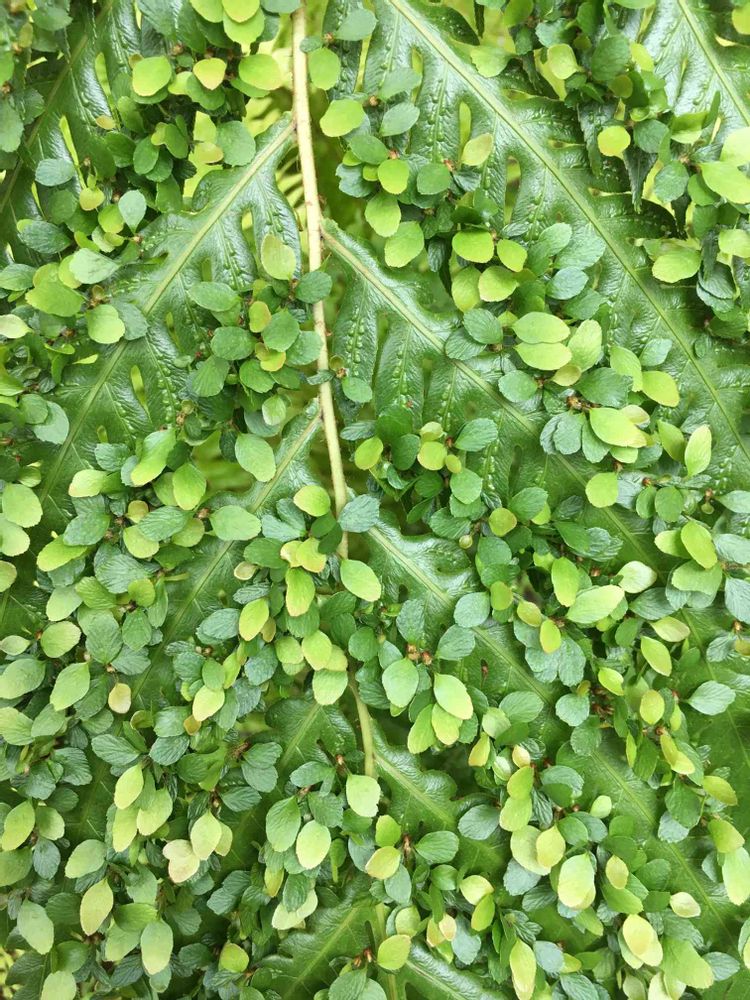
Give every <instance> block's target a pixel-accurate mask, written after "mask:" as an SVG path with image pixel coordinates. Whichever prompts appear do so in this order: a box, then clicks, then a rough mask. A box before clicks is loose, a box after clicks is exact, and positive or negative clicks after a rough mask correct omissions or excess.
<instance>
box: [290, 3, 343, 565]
mask: <svg viewBox="0 0 750 1000" xmlns="http://www.w3.org/2000/svg"><path fill="white" fill-rule="evenodd" d="M306 34H307V16H306V9H305V6H304V5H302V6H300V7H298V8H297V10H296V11H295V12H294V13H293V14H292V89H293V113H294V124H295V128H296V130H297V149H298V153H299V162H300V169H301V172H302V190H303V193H304V198H305V211H306V216H307V239H308V250H307V254H308V263H309V267H310V270H311V271H317V270H318V269H319V268H320V266H321V264H322V263H323V236H322V227H321V215H320V198H319V196H318V176H317V172H316V169H315V150H314V147H313V135H312V124H311V119H310V96H309V92H308V86H307V55H306V53H305V52H304V50H303V49H302V42H303V41H304V39H305V36H306ZM313 322H314V324H315V330H316V332H317V334H318V337H319V338H320V353H319V354H318V371H321V372H327V371H328V334H327V331H326V321H325V314H324V312H323V303H322V302H316V303H315V305H314V306H313ZM318 398H319V399H320V410H321V414H322V417H323V430H324V433H325V438H326V446H327V448H328V457H329V461H330V465H331V480H332V482H333V497H334V502H335V506H336V514H337V515H338V514H340V513H341V511H342V510H343V509H344V506H345V504H346V501H347V499H348V497H347V488H346V476H345V475H344V464H343V461H342V459H341V445H340V443H339V435H338V428H337V426H336V412H335V410H334V406H333V393H332V392H331V383H330V381H326V382H321V384H320V387H319V390H318ZM339 552H340V553H341V555H343V556H346V553H347V539H346V535H344V537H343V539H342V541H341V544H340V546H339Z"/></svg>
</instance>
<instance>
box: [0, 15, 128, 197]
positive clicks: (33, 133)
mask: <svg viewBox="0 0 750 1000" xmlns="http://www.w3.org/2000/svg"><path fill="white" fill-rule="evenodd" d="M114 4H115V0H105V2H104V3H103V4H102V7H101V10H100V11H99V13H98V14H97V15H96V17H95V18H94V22H93V23H94V25H95V26H96V25H97V24H98V23H99V22H100V21H101V20H103V19H104V18H105V17H107V15H108V14H109V13H110V11H111V10H112V7H113V6H114ZM90 40H91V36H90V35H89V34H88V32H86V31H84V32H83V34H82V35H81V38H80V40H79V42H78V44H77V45H76V47H75V48H74V49H73V51H72V52H71V54H70V58H68V59H65V58H63V59H61V60H60V62H61V64H62V69H61V70H60V72H59V73H58V74H57V77H56V78H55V82H54V83H53V84H52V87H51V89H50V92H49V94H48V95H47V99H46V100H45V102H44V108H43V110H42V113H41V114H40V115H39V117H38V118H37V119H36V121H35V122H34V124H33V125H32V127H31V129H30V130H29V134H28V136H27V137H24V146H25V147H30V146H31V145H32V143H34V142H35V141H36V138H37V136H38V135H39V133H40V131H41V130H42V126H43V125H45V124H46V122H47V118H48V116H49V115H50V114H52V113H53V111H55V107H54V104H55V98H56V96H57V94H58V91H59V90H60V88H61V87H62V85H63V83H64V82H65V80H66V78H67V77H68V76H70V75H71V74H72V72H73V70H74V69H75V66H76V63H77V62H78V60H79V59H80V58H81V55H82V54H83V52H84V51H85V49H86V46H87V45H88V43H89V41H90ZM23 168H24V162H23V160H22V159H21V158H20V157H19V160H18V163H17V164H16V166H15V169H14V170H13V173H12V174H11V176H10V177H9V178H8V183H7V184H6V186H5V191H4V195H3V198H2V201H0V216H2V214H3V212H5V209H6V207H7V205H8V202H9V200H10V196H11V195H12V193H13V190H14V188H15V185H16V182H17V181H18V178H19V177H20V176H21V171H22V170H23Z"/></svg>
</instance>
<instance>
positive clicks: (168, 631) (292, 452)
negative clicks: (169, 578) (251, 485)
mask: <svg viewBox="0 0 750 1000" xmlns="http://www.w3.org/2000/svg"><path fill="white" fill-rule="evenodd" d="M319 424H320V414H319V412H318V410H317V407H316V409H315V413H314V415H313V416H312V417H311V419H310V420H308V422H307V423H306V424H305V425H304V426H303V428H302V430H301V432H300V433H299V434H298V435H297V437H296V438H295V439H294V443H293V445H292V446H291V447H290V448H288V449H287V450H286V451H285V453H284V457H283V459H282V460H281V462H280V463H279V464H278V466H277V467H276V474H275V475H274V477H273V479H269V481H268V482H267V483H263V485H262V489H260V490H259V491H258V494H257V496H256V497H254V498H253V500H252V502H251V503H249V504H248V505H247V507H246V508H245V509H246V510H248V511H251V512H252V513H256V512H257V511H258V510H260V509H261V508H262V507H263V505H264V504H265V502H266V500H267V499H268V497H269V496H271V494H272V493H273V491H274V490H275V489H276V487H277V486H278V484H279V483H280V482H281V480H282V479H283V478H284V476H285V475H286V472H287V470H288V469H289V466H290V465H291V464H292V463H293V462H294V460H295V459H296V457H297V455H298V454H299V453H300V451H301V450H302V449H303V448H304V447H305V445H306V444H307V441H308V439H309V438H310V437H311V436H312V435H313V434H314V433H315V432H316V431H317V429H318V427H319ZM287 444H288V442H287ZM238 544H242V543H238V542H225V543H224V544H223V545H222V546H221V547H220V548H219V551H218V553H217V554H216V556H214V558H213V559H212V560H211V562H210V563H209V564H208V567H207V568H206V570H205V571H204V572H203V573H202V574H201V576H200V577H199V579H198V580H197V581H196V584H195V586H194V587H193V589H192V590H191V591H190V593H189V594H188V595H187V597H186V598H185V599H184V600H183V601H182V602H181V604H180V605H179V609H175V613H174V614H170V617H169V625H168V627H167V628H165V630H164V637H163V639H162V641H161V642H160V643H159V645H158V646H156V647H155V648H154V649H153V650H152V651H151V656H150V663H149V665H148V667H147V668H146V670H144V672H143V673H142V674H140V675H139V676H138V680H137V682H136V683H134V684H133V697H134V698H139V697H140V692H141V690H142V688H143V687H144V686H145V684H146V681H147V679H148V677H149V674H150V673H151V671H152V670H153V669H154V666H155V665H156V661H157V659H158V657H159V656H160V655H161V653H162V651H163V649H164V647H165V646H166V644H167V643H168V642H170V641H171V640H172V638H173V636H174V635H175V633H176V631H177V627H178V625H179V624H180V622H181V621H182V619H183V618H184V616H185V615H186V614H187V612H188V609H189V608H190V605H191V604H192V603H193V601H194V600H195V599H196V597H197V596H198V594H199V593H200V592H201V590H202V589H203V587H204V586H205V584H206V582H207V581H208V580H209V579H210V578H211V577H212V576H213V574H214V572H215V571H216V567H217V566H218V565H219V564H220V563H221V561H222V560H223V559H224V558H225V556H226V555H227V553H228V552H229V551H230V550H231V549H232V548H233V547H234V546H235V545H238Z"/></svg>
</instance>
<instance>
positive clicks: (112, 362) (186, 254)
mask: <svg viewBox="0 0 750 1000" xmlns="http://www.w3.org/2000/svg"><path fill="white" fill-rule="evenodd" d="M292 131H293V127H292V125H291V123H289V124H287V126H286V128H284V129H282V130H281V131H280V132H279V133H278V134H277V135H276V136H275V137H274V138H273V139H272V140H271V141H270V142H269V143H268V145H267V146H265V147H264V148H263V149H262V150H261V151H260V153H259V155H258V156H256V158H255V159H254V160H253V162H252V163H251V164H250V165H249V166H248V168H247V170H245V171H243V173H242V174H241V176H240V178H239V180H238V181H237V183H236V184H234V185H232V187H231V188H230V189H229V191H228V193H227V194H226V195H225V196H224V197H223V198H222V199H221V200H220V201H218V202H217V203H216V206H215V207H214V209H213V211H212V212H210V213H209V215H208V219H207V221H206V223H205V224H204V225H203V226H202V227H201V228H200V229H199V230H197V233H196V234H195V235H194V236H193V237H191V239H190V240H188V241H187V243H186V244H185V245H184V246H183V247H182V248H181V250H180V251H179V253H177V254H176V255H175V261H174V263H173V265H172V267H171V268H170V269H169V270H168V271H167V274H166V275H165V276H164V278H163V279H162V280H161V281H160V282H159V284H158V285H157V287H156V288H155V290H154V291H153V293H152V294H151V296H150V297H149V299H148V301H147V302H146V304H145V305H144V307H143V310H142V311H143V313H144V315H146V316H148V315H149V314H150V312H151V311H152V310H153V309H154V307H155V306H156V305H157V303H158V302H159V300H160V299H161V297H162V295H163V294H164V293H165V291H166V290H167V288H168V287H169V286H170V284H171V283H172V281H174V279H175V278H176V277H177V275H178V274H179V273H180V271H181V269H182V267H183V266H184V265H185V263H186V261H187V260H189V258H190V256H191V255H192V254H193V252H194V251H195V248H196V247H197V246H199V245H200V243H201V242H202V241H203V239H205V237H206V234H207V233H208V232H209V231H210V230H211V229H212V228H213V226H214V225H216V223H217V221H218V220H219V219H220V218H221V216H222V215H223V214H224V212H225V211H226V209H227V208H228V207H229V205H230V204H231V203H232V201H233V200H234V199H235V198H236V197H237V194H238V193H239V192H240V191H241V190H242V188H243V187H245V185H246V184H248V183H249V181H250V180H251V179H252V177H254V176H255V174H257V173H258V172H259V171H260V170H261V169H262V168H263V167H264V166H265V164H266V162H267V161H268V160H269V159H271V158H272V157H273V155H274V154H275V153H276V152H277V151H278V149H279V148H280V147H282V146H283V145H284V143H285V142H286V141H287V139H288V138H289V136H290V135H291V133H292ZM129 343H130V341H127V340H121V341H120V342H119V344H118V345H117V346H116V347H115V348H114V349H113V350H112V353H111V354H110V356H109V359H108V360H107V363H106V364H105V365H104V367H103V369H102V371H101V373H100V375H99V378H98V379H97V380H96V381H95V382H94V384H93V385H92V387H91V389H90V390H89V392H88V394H87V396H86V398H85V400H84V401H83V403H82V404H81V406H80V407H79V408H78V409H77V412H76V417H75V420H74V422H73V423H72V424H71V428H70V433H69V434H68V437H67V439H66V441H65V444H64V445H63V446H62V448H61V449H60V450H59V452H58V453H57V457H56V459H55V461H54V462H53V464H52V466H51V468H50V470H49V472H48V474H47V475H46V476H45V479H44V488H43V489H41V490H40V491H39V501H40V503H43V502H44V500H45V499H46V498H47V496H49V494H50V492H51V491H52V489H53V488H54V487H55V486H56V485H57V478H58V476H59V475H60V472H61V470H62V468H63V465H64V462H65V459H66V458H67V455H68V452H69V451H70V449H71V447H72V446H73V444H74V442H75V440H76V438H77V435H78V432H79V431H80V429H81V427H82V426H83V424H84V422H85V420H86V418H87V417H88V414H89V411H90V410H91V407H92V406H93V405H94V403H95V402H96V400H97V398H98V396H99V393H100V392H101V391H102V389H103V387H104V386H105V384H106V382H107V380H108V379H109V377H110V375H111V374H112V372H113V371H114V369H115V368H116V367H117V364H118V362H119V360H120V358H121V357H122V355H123V353H124V351H125V349H126V348H127V346H128V344H129Z"/></svg>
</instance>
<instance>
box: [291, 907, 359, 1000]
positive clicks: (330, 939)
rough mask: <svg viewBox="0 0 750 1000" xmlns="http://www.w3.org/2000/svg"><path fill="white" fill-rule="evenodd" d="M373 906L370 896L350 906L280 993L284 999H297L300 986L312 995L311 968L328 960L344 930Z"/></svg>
mask: <svg viewBox="0 0 750 1000" xmlns="http://www.w3.org/2000/svg"><path fill="white" fill-rule="evenodd" d="M371 906H372V900H371V899H370V897H369V896H366V897H365V898H364V899H362V900H361V901H360V902H358V903H355V904H354V905H353V906H351V907H350V909H349V912H348V913H347V914H346V916H345V917H344V919H343V920H341V921H340V922H339V923H338V924H336V927H335V930H334V932H333V933H329V934H328V935H327V937H326V940H325V944H323V945H322V946H320V947H319V948H318V949H317V951H316V952H315V956H314V958H313V959H312V960H311V961H310V962H307V963H306V965H305V967H304V969H303V971H302V972H301V973H300V975H298V976H295V977H294V979H293V980H292V981H291V983H290V984H289V987H288V988H287V989H285V990H284V992H283V993H280V994H279V996H280V997H281V998H282V1000H286V997H289V998H290V1000H296V998H297V997H298V996H299V993H298V992H297V990H298V988H299V987H300V986H301V987H302V989H303V990H304V991H305V993H307V994H309V995H312V993H311V990H310V988H309V987H308V986H307V985H306V980H307V977H308V974H309V973H310V971H311V970H313V969H316V968H317V967H318V966H319V965H320V963H321V962H324V961H325V960H326V958H327V956H328V954H329V952H331V951H333V950H334V946H335V944H336V941H337V938H338V937H339V935H341V934H343V932H344V931H346V930H348V929H349V927H350V926H351V924H353V923H355V922H356V921H357V920H358V919H359V917H360V912H361V911H362V910H364V909H367V911H368V912H369V910H370V908H371ZM316 989H317V987H316ZM290 990H291V992H290Z"/></svg>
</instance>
